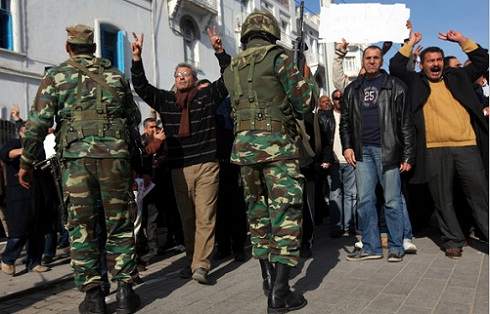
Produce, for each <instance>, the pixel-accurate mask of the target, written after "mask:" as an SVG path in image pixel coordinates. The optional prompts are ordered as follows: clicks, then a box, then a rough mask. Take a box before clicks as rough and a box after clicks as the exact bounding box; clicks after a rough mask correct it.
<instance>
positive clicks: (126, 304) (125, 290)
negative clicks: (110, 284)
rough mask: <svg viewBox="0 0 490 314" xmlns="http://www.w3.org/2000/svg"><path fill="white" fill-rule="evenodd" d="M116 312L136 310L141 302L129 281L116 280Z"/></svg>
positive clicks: (121, 313)
mask: <svg viewBox="0 0 490 314" xmlns="http://www.w3.org/2000/svg"><path fill="white" fill-rule="evenodd" d="M116 301H117V307H116V312H117V314H130V313H134V312H136V310H137V309H138V307H139V306H140V304H141V300H140V297H139V296H138V295H137V294H136V292H134V291H133V287H132V285H131V284H130V283H126V282H122V281H118V282H117V293H116Z"/></svg>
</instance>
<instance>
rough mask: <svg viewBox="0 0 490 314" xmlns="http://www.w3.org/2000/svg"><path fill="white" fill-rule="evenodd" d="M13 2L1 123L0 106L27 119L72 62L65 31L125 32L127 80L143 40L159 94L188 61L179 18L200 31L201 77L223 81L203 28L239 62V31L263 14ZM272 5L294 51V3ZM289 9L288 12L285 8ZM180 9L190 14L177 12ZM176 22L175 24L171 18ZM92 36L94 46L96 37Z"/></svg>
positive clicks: (239, 8) (0, 81)
mask: <svg viewBox="0 0 490 314" xmlns="http://www.w3.org/2000/svg"><path fill="white" fill-rule="evenodd" d="M11 1H12V6H15V9H16V10H15V11H18V15H16V16H15V18H14V20H15V21H17V23H16V24H15V25H14V29H16V30H17V32H16V35H15V37H14V46H15V47H16V51H15V52H12V51H6V50H3V49H0V118H1V112H2V107H7V108H8V110H9V109H10V107H11V106H12V105H13V104H19V105H20V108H21V116H22V117H23V118H26V117H27V112H28V109H29V107H30V106H31V104H32V102H33V99H34V96H35V93H36V90H37V86H38V84H39V81H40V78H41V76H42V74H43V72H44V68H45V67H46V66H53V65H56V64H59V63H61V62H63V61H64V60H66V59H67V58H68V56H67V54H66V52H65V48H64V47H65V41H66V31H65V28H66V26H68V25H74V24H79V23H80V24H87V25H89V26H92V27H94V28H95V29H97V25H98V23H110V24H113V25H114V26H116V27H118V28H119V29H121V30H124V31H126V32H127V36H126V38H127V43H126V49H125V50H126V75H127V76H128V77H129V76H130V67H131V52H130V40H132V35H131V33H132V32H136V33H138V34H139V33H144V34H145V42H144V49H143V62H144V66H145V70H146V75H147V77H148V80H149V81H150V82H151V83H152V84H155V85H156V86H157V87H158V88H163V89H170V88H171V87H172V85H173V81H174V79H173V71H174V67H175V65H176V64H178V63H180V62H183V61H184V45H183V38H182V35H181V34H180V32H179V31H180V30H179V27H178V25H179V21H180V20H179V18H180V17H181V16H183V15H188V16H190V17H191V18H192V19H193V20H194V21H195V22H196V25H198V27H199V37H200V40H199V42H198V44H197V46H198V47H197V52H198V59H199V64H198V70H199V73H198V74H199V77H200V78H207V79H209V80H215V79H217V78H218V77H219V66H218V63H217V60H216V58H215V56H214V51H213V49H212V47H211V45H210V43H209V42H208V37H207V32H206V27H207V26H209V25H212V24H216V25H217V26H218V30H219V31H220V33H221V34H222V37H223V43H224V46H225V49H226V51H227V52H228V53H230V54H231V55H232V56H233V55H236V54H237V53H238V52H239V47H240V42H239V39H240V27H239V26H240V25H241V24H242V23H243V21H244V19H245V18H246V16H247V15H248V14H249V13H250V12H251V11H252V10H253V9H255V8H257V9H260V8H261V0H250V1H249V2H248V5H244V4H243V1H242V0H217V1H216V8H215V10H214V9H213V10H210V11H206V10H202V9H192V10H190V9H188V8H189V7H191V6H189V5H188V6H187V7H186V6H182V3H184V4H185V3H187V4H189V3H191V2H196V1H197V2H198V3H199V1H198V0H182V1H176V0H168V1H167V0H154V1H150V0H11ZM267 1H268V2H269V3H270V4H272V5H273V7H274V8H273V12H274V13H275V15H276V16H277V17H278V16H279V15H280V14H286V15H288V16H289V17H290V21H289V24H290V27H289V28H290V33H289V34H283V42H285V43H286V44H290V40H291V39H295V38H296V14H295V2H294V0H281V1H279V0H267ZM211 3H212V2H211ZM285 3H287V5H284V4H285ZM191 4H192V3H191ZM179 5H181V8H187V9H185V10H180V11H175V9H176V8H177V9H178V8H179ZM152 10H153V12H154V14H153V16H152ZM175 13H177V14H175ZM173 16H176V18H175V19H172V18H171V17H173ZM152 22H153V25H152ZM176 25H177V27H176ZM152 34H154V36H152ZM95 37H96V38H95V39H96V40H97V39H98V35H97V33H96V36H95ZM153 37H154V39H155V40H153ZM313 60H314V61H315V62H318V63H320V64H321V63H323V62H322V60H321V59H319V58H318V57H313ZM135 100H136V101H137V102H138V104H139V105H140V109H141V111H142V115H143V118H145V117H147V116H148V115H149V114H150V109H149V107H148V106H147V105H146V104H144V103H143V102H142V101H141V100H140V99H139V98H138V97H137V96H135Z"/></svg>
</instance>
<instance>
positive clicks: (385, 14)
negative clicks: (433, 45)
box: [320, 3, 410, 44]
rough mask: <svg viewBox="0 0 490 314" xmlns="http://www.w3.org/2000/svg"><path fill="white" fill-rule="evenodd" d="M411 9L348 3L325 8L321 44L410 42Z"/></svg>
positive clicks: (400, 6)
mask: <svg viewBox="0 0 490 314" xmlns="http://www.w3.org/2000/svg"><path fill="white" fill-rule="evenodd" d="M409 18H410V9H409V8H407V7H406V6H405V4H380V3H346V4H331V5H329V6H328V7H322V9H321V12H320V39H321V41H322V42H330V43H331V42H340V41H341V39H342V38H345V40H346V41H347V42H349V43H358V44H360V43H375V42H380V41H392V42H395V43H402V42H403V40H404V39H405V38H408V35H409V31H408V29H407V28H406V22H407V20H408V19H409Z"/></svg>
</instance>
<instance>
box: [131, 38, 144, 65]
mask: <svg viewBox="0 0 490 314" xmlns="http://www.w3.org/2000/svg"><path fill="white" fill-rule="evenodd" d="M133 38H134V41H133V42H131V52H132V54H133V60H134V61H140V60H141V52H142V51H143V40H144V35H143V34H141V36H140V37H138V36H137V35H136V33H133Z"/></svg>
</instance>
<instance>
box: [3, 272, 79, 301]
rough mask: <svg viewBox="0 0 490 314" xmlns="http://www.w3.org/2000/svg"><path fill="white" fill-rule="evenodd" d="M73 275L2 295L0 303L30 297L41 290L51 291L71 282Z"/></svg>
mask: <svg viewBox="0 0 490 314" xmlns="http://www.w3.org/2000/svg"><path fill="white" fill-rule="evenodd" d="M73 277H74V275H73V273H70V274H68V275H65V276H63V277H61V278H58V279H54V280H51V281H47V282H43V283H41V284H39V285H37V286H34V287H31V288H27V289H24V290H20V291H16V292H12V293H9V294H6V295H3V296H0V303H3V302H6V301H10V300H13V299H18V298H20V297H23V296H26V295H30V294H32V293H34V292H39V291H42V290H48V289H51V288H53V287H55V286H57V285H60V284H62V283H65V282H68V281H71V280H73Z"/></svg>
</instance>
